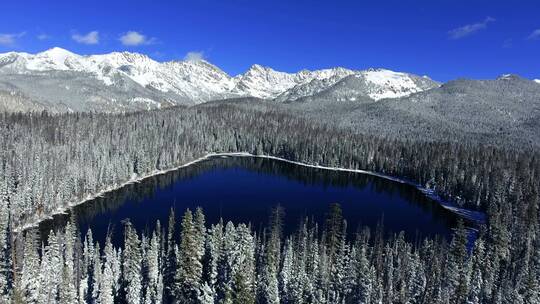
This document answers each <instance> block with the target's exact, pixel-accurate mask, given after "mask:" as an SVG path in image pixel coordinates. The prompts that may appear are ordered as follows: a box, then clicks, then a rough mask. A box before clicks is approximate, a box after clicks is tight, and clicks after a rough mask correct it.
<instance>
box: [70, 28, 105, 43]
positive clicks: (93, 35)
mask: <svg viewBox="0 0 540 304" xmlns="http://www.w3.org/2000/svg"><path fill="white" fill-rule="evenodd" d="M71 38H73V40H75V41H77V42H78V43H82V44H98V43H99V32H98V31H91V32H90V33H88V34H86V35H81V34H77V33H75V34H73V35H71Z"/></svg>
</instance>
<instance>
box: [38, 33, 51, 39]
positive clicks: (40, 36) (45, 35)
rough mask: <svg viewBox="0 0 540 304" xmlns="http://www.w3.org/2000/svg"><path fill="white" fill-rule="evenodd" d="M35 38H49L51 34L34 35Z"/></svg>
mask: <svg viewBox="0 0 540 304" xmlns="http://www.w3.org/2000/svg"><path fill="white" fill-rule="evenodd" d="M36 38H37V39H38V40H47V39H50V38H51V36H49V35H47V34H39V35H37V36H36Z"/></svg>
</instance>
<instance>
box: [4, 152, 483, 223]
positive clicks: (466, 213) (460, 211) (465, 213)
mask: <svg viewBox="0 0 540 304" xmlns="http://www.w3.org/2000/svg"><path fill="white" fill-rule="evenodd" d="M215 157H254V158H265V159H272V160H277V161H282V162H286V163H290V164H295V165H299V166H304V167H309V168H315V169H323V170H332V171H341V172H350V173H359V174H366V175H371V176H375V177H379V178H383V179H386V180H390V181H393V182H397V183H401V184H406V185H410V186H413V187H415V188H416V189H417V190H419V191H420V192H422V193H423V194H424V195H426V196H427V197H428V198H430V199H432V200H434V201H435V202H437V203H438V204H439V205H440V206H442V207H443V208H445V209H447V210H449V211H451V212H453V213H455V214H457V215H458V216H460V217H462V218H464V219H467V220H469V221H472V222H474V223H478V224H482V223H484V222H485V214H484V213H482V212H479V211H474V210H468V209H465V208H461V207H459V206H457V204H455V203H452V202H450V201H447V200H444V199H443V198H442V197H440V196H439V195H438V194H437V193H436V192H435V191H434V190H432V189H427V188H425V187H422V186H421V185H420V184H418V183H415V182H412V181H410V180H407V179H403V178H397V177H394V176H390V175H386V174H383V173H378V172H373V171H367V170H361V169H347V168H340V167H329V166H321V165H314V164H308V163H302V162H298V161H292V160H288V159H284V158H281V157H276V156H271V155H255V154H251V153H248V152H223V153H208V154H206V155H205V156H203V157H199V158H196V159H194V160H192V161H190V162H187V163H185V164H182V165H180V166H176V167H174V168H171V169H166V170H159V171H154V172H152V173H150V174H147V175H144V176H139V177H133V178H132V179H130V180H128V181H126V182H124V183H121V184H119V185H115V186H111V187H109V188H107V189H104V190H102V191H99V192H98V193H96V194H92V195H88V196H86V197H85V198H84V199H82V200H79V201H75V202H70V203H68V204H66V205H65V206H63V207H61V208H58V209H57V210H54V211H53V212H52V213H51V214H49V215H44V216H41V217H38V218H36V219H35V220H33V221H31V222H30V223H27V224H24V225H22V226H20V227H17V228H15V229H14V232H15V233H18V232H23V231H25V230H27V229H30V228H34V227H37V226H39V224H40V223H41V222H43V221H46V220H50V219H52V218H53V217H54V216H56V215H60V214H65V213H66V211H67V210H69V209H71V208H73V207H76V206H78V205H82V204H84V203H86V202H88V201H91V200H94V199H96V198H99V197H102V196H103V195H105V194H107V193H109V192H113V191H116V190H118V189H120V188H122V187H125V186H127V185H130V184H133V183H139V182H141V181H143V180H145V179H147V178H150V177H154V176H159V175H163V174H166V173H169V172H172V171H176V170H179V169H182V168H186V167H189V166H191V165H194V164H197V163H199V162H202V161H205V160H209V159H212V158H215Z"/></svg>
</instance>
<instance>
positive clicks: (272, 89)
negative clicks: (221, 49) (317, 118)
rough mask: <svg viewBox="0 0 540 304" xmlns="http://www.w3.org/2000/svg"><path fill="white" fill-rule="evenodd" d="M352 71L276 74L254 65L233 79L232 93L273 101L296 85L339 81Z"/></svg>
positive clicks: (328, 70) (339, 69)
mask: <svg viewBox="0 0 540 304" xmlns="http://www.w3.org/2000/svg"><path fill="white" fill-rule="evenodd" d="M353 73H354V71H351V70H347V69H343V68H334V69H324V70H317V71H308V70H302V71H300V72H298V73H293V74H290V73H285V72H278V71H275V70H273V69H271V68H269V67H263V66H261V65H258V64H255V65H253V66H251V68H250V69H249V70H248V71H247V72H246V73H244V74H241V75H238V76H236V77H235V78H234V80H235V82H236V87H235V89H234V92H236V93H238V94H241V95H249V96H253V97H258V98H266V99H273V98H276V97H278V95H280V94H282V93H284V92H285V91H287V90H289V89H292V88H293V87H295V86H297V85H303V84H306V83H309V82H311V81H312V80H324V79H329V78H335V77H337V78H338V79H341V78H343V77H345V76H348V75H351V74H353Z"/></svg>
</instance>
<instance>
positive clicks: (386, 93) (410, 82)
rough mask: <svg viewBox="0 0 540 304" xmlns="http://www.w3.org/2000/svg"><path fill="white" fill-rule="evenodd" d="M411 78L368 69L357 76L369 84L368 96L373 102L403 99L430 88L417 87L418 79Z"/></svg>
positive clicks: (391, 72)
mask: <svg viewBox="0 0 540 304" xmlns="http://www.w3.org/2000/svg"><path fill="white" fill-rule="evenodd" d="M411 76H412V75H409V74H405V73H399V72H393V71H390V70H384V69H370V70H367V71H362V72H360V73H359V74H358V77H362V78H364V79H365V80H366V81H367V82H368V83H370V84H371V86H370V89H369V92H368V96H369V97H371V98H372V99H374V100H379V99H383V98H398V97H403V96H407V95H410V94H412V93H418V92H421V91H424V90H426V89H428V88H431V87H427V88H424V87H422V86H421V85H419V81H418V77H417V76H416V77H415V78H416V79H415V78H413V77H411ZM415 80H416V81H415Z"/></svg>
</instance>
